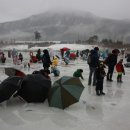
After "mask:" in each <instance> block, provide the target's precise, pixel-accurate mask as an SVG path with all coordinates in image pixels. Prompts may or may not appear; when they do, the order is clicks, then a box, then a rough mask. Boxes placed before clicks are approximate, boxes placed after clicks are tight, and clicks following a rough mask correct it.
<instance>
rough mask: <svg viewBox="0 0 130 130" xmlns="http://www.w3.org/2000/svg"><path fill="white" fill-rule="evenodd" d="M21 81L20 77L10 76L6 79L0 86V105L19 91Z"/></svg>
mask: <svg viewBox="0 0 130 130" xmlns="http://www.w3.org/2000/svg"><path fill="white" fill-rule="evenodd" d="M22 79H23V78H22V77H17V76H12V77H8V78H7V79H5V80H4V81H3V82H2V83H1V84H0V103H1V102H3V101H5V100H8V99H9V98H10V97H11V96H12V95H13V94H14V93H15V92H16V91H17V90H18V89H20V84H21V81H22Z"/></svg>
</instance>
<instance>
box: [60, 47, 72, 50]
mask: <svg viewBox="0 0 130 130" xmlns="http://www.w3.org/2000/svg"><path fill="white" fill-rule="evenodd" d="M61 50H63V51H67V50H70V49H69V48H68V47H63V48H61Z"/></svg>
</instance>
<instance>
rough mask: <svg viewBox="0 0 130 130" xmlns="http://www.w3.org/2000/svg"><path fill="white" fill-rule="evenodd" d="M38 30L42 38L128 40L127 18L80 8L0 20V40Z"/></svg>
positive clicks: (129, 23) (21, 37) (31, 35)
mask: <svg viewBox="0 0 130 130" xmlns="http://www.w3.org/2000/svg"><path fill="white" fill-rule="evenodd" d="M35 31H39V32H40V33H41V36H42V40H71V41H72V40H77V39H81V40H85V39H88V37H90V36H93V35H98V36H99V38H100V39H102V38H111V39H113V40H114V39H115V40H116V39H118V40H126V41H129V40H130V21H129V20H112V19H106V18H101V17H97V16H95V15H94V14H92V13H89V12H82V11H71V12H70V11H61V10H59V11H47V12H44V13H42V14H38V15H33V16H31V17H28V18H25V19H22V20H17V21H12V22H5V23H0V40H2V39H16V40H33V39H34V32H35Z"/></svg>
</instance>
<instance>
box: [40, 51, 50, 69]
mask: <svg viewBox="0 0 130 130" xmlns="http://www.w3.org/2000/svg"><path fill="white" fill-rule="evenodd" d="M42 63H43V68H44V70H49V67H50V65H51V64H52V62H51V60H50V55H49V52H48V50H47V49H45V50H43V56H42Z"/></svg>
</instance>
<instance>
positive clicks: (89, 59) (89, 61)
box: [87, 54, 92, 64]
mask: <svg viewBox="0 0 130 130" xmlns="http://www.w3.org/2000/svg"><path fill="white" fill-rule="evenodd" d="M87 63H88V64H91V63H92V55H91V54H89V55H88V59H87Z"/></svg>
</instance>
